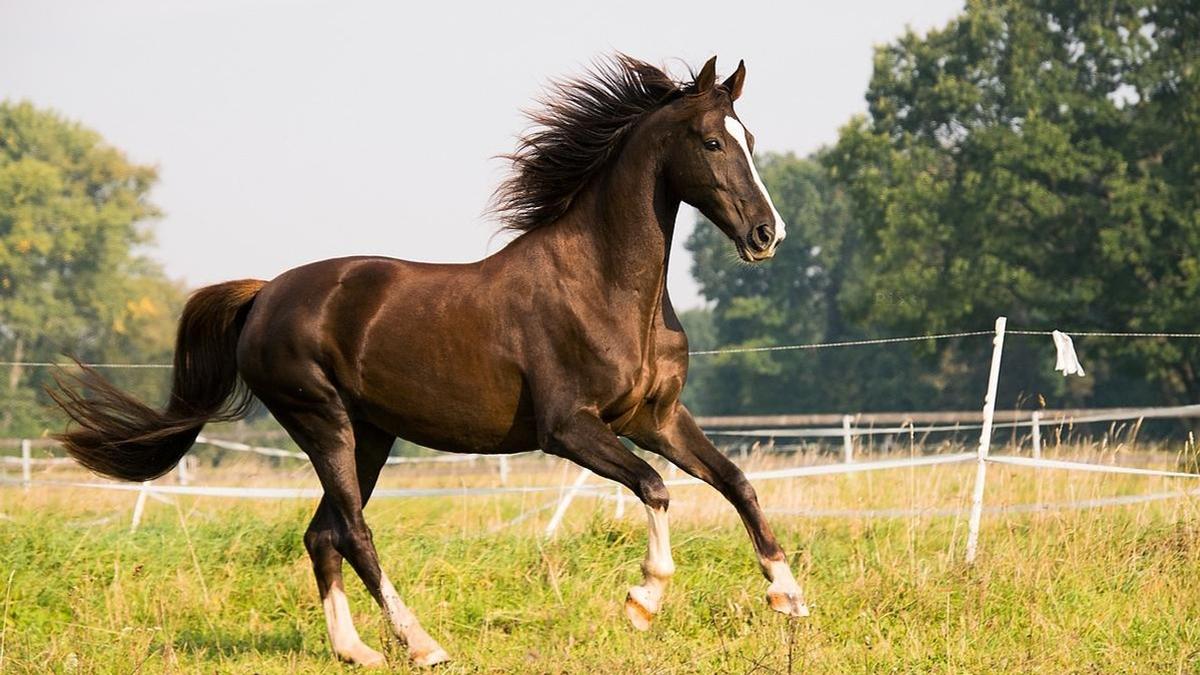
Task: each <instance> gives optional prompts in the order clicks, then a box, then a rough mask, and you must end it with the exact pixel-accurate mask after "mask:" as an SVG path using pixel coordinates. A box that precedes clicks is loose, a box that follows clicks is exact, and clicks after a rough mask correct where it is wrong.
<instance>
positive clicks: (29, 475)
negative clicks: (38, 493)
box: [21, 438, 33, 492]
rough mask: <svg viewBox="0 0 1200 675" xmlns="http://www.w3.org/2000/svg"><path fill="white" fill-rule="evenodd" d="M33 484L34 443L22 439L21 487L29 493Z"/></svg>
mask: <svg viewBox="0 0 1200 675" xmlns="http://www.w3.org/2000/svg"><path fill="white" fill-rule="evenodd" d="M32 483H33V443H32V442H31V441H30V440H29V439H28V438H22V439H21V485H22V486H24V488H25V491H26V492H29V487H30V485H31V484H32Z"/></svg>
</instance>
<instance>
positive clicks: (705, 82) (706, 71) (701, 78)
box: [696, 56, 717, 94]
mask: <svg viewBox="0 0 1200 675" xmlns="http://www.w3.org/2000/svg"><path fill="white" fill-rule="evenodd" d="M716 83H717V57H715V56H714V57H712V58H711V59H709V60H708V62H707V63H705V64H704V67H703V68H701V69H700V74H699V75H697V76H696V93H697V94H704V93H706V92H708V91H709V90H710V89H712V88H713V86H714V85H716Z"/></svg>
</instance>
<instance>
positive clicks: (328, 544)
mask: <svg viewBox="0 0 1200 675" xmlns="http://www.w3.org/2000/svg"><path fill="white" fill-rule="evenodd" d="M335 532H336V525H335V522H334V514H333V510H332V508H331V507H330V504H329V500H328V499H326V498H322V499H321V504H320V505H319V506H318V507H317V513H316V515H314V516H313V519H312V523H310V524H309V526H308V531H307V532H305V533H304V547H305V548H306V549H308V556H309V558H311V559H312V565H313V574H314V575H315V576H316V577H317V590H318V592H320V594H321V607H322V609H323V610H324V611H325V626H326V628H327V629H328V630H329V641H330V644H331V645H332V646H333V653H334V654H335V655H336V656H337V657H338V658H339V659H341V660H343V661H346V662H347V663H353V664H356V665H360V666H367V667H374V666H383V665H384V663H385V659H384V657H383V654H380V653H379V652H377V651H375V650H374V649H371V648H370V647H368V646H367V645H366V643H364V642H363V641H362V638H360V637H359V636H358V630H357V629H355V627H354V618H353V617H352V616H351V614H350V602H349V601H348V600H347V599H346V591H345V587H344V586H343V583H342V554H341V553H338V552H337V549H336V548H335V547H334V544H333V541H334V537H335V536H336V533H335Z"/></svg>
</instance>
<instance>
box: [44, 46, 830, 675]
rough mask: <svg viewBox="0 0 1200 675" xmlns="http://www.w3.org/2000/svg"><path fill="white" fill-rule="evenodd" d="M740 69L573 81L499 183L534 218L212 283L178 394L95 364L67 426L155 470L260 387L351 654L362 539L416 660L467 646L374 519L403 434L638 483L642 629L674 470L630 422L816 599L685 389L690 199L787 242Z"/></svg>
mask: <svg viewBox="0 0 1200 675" xmlns="http://www.w3.org/2000/svg"><path fill="white" fill-rule="evenodd" d="M745 75H746V69H745V65H744V64H743V63H739V64H738V67H737V70H736V71H735V72H734V73H733V74H732V75H731V76H730V77H729V78H728V79H727V80H725V81H724V82H722V83H720V84H718V83H717V82H716V57H713V58H712V59H710V60H709V61H708V62H707V63H706V64H705V65H704V67H703V68H702V69H701V70H700V73H699V74H698V75H696V76H695V79H694V81H693V82H689V83H677V82H675V81H673V80H672V79H671V78H670V77H669V76H668V75H667V74H665V73H664V72H663V71H661V70H659V69H658V68H655V67H654V66H651V65H649V64H647V63H643V62H641V61H638V60H636V59H633V58H630V57H628V56H624V55H619V56H616V57H614V58H612V59H609V60H606V61H603V62H601V63H600V64H598V65H597V66H596V67H595V68H594V70H593V72H592V73H590V74H589V75H587V76H585V77H582V78H579V79H575V80H570V81H565V82H561V83H559V84H557V85H556V87H555V88H554V89H553V91H552V95H551V97H550V98H549V99H548V100H547V101H546V102H545V108H544V109H543V110H542V111H541V112H538V113H534V114H533V115H532V116H531V117H532V121H533V122H534V123H535V126H534V127H533V129H532V130H531V131H530V132H528V133H527V134H526V135H525V137H523V138H522V139H521V141H520V143H519V145H518V147H517V150H516V151H515V152H514V153H513V154H512V155H510V156H509V159H510V160H511V161H512V162H513V165H514V170H513V173H512V175H511V177H510V178H508V179H507V180H506V181H505V182H504V183H503V184H502V185H501V186H500V188H499V189H498V190H497V192H496V208H497V210H498V211H499V212H500V213H501V214H502V215H503V216H504V217H505V219H506V225H507V227H508V228H511V229H513V230H516V231H519V232H520V233H521V234H520V235H519V236H517V237H516V238H515V239H514V240H513V241H512V242H510V243H509V244H508V245H507V246H506V247H505V248H503V249H502V250H500V251H499V252H498V253H496V254H494V255H492V256H490V257H488V258H486V259H484V260H481V261H479V262H476V263H471V264H463V265H441V264H426V263H416V262H408V261H404V260H395V259H392V258H383V257H365V256H364V257H350V258H338V259H334V260H325V261H322V262H316V263H312V264H309V265H304V266H303V267H298V268H296V269H293V270H290V271H288V272H285V273H284V274H282V275H281V276H279V277H278V278H276V279H275V280H273V281H269V282H267V281H259V280H242V281H230V282H227V283H222V284H217V285H214V286H209V287H207V288H202V289H200V290H199V291H196V293H195V294H193V295H192V297H191V298H190V299H189V300H188V302H187V305H186V307H185V308H184V311H183V316H182V318H181V320H180V325H179V333H178V337H177V342H176V349H175V359H174V369H173V375H172V390H171V396H170V400H169V402H168V403H167V405H166V408H165V409H164V410H157V409H155V408H151V407H149V406H146V405H145V404H143V403H141V402H139V401H138V400H136V399H134V398H133V397H131V396H130V395H128V394H126V393H124V392H122V391H120V390H118V389H117V388H115V387H114V386H113V385H111V384H110V383H108V382H107V381H105V380H104V378H103V377H101V376H100V375H98V374H97V373H96V372H95V371H94V370H91V369H88V368H86V367H85V368H84V369H83V371H82V375H80V376H78V377H77V378H75V381H74V382H72V383H67V382H65V381H64V382H60V385H61V388H60V389H59V390H58V391H55V392H52V394H53V395H54V397H55V400H56V401H57V402H58V404H59V405H60V406H61V407H62V408H63V409H64V410H65V411H66V412H67V413H68V415H70V417H71V419H72V420H74V422H75V425H76V426H74V427H71V428H69V430H68V431H67V432H66V433H64V434H62V436H61V440H62V441H63V443H64V445H65V446H66V449H67V451H68V452H69V453H70V454H71V456H73V457H75V458H76V459H77V460H78V461H79V462H80V463H81V464H83V465H84V466H86V467H88V468H89V469H91V470H93V471H96V472H98V473H100V474H104V475H107V476H112V477H115V478H120V479H124V480H133V481H141V480H148V479H151V478H155V477H157V476H160V475H162V474H164V473H165V472H167V471H169V470H170V469H171V467H173V466H174V465H175V464H176V463H177V462H178V461H179V459H180V458H181V457H182V456H183V454H184V453H185V452H186V451H187V449H188V448H189V447H190V446H191V445H192V443H193V442H194V441H195V440H196V436H197V434H198V433H199V432H200V430H201V428H202V427H203V425H204V424H205V423H206V422H208V421H212V420H231V419H237V418H239V417H241V416H244V415H245V414H246V412H247V409H248V406H249V404H250V401H251V396H252V395H253V396H257V397H258V399H259V400H261V401H262V403H263V404H264V405H265V406H266V407H267V409H269V410H270V411H271V413H272V414H273V415H274V416H275V419H277V420H278V421H279V423H280V424H281V425H283V427H284V429H286V430H287V432H288V433H289V434H290V435H291V437H292V438H293V439H294V440H295V441H296V443H297V444H298V445H299V446H300V447H301V448H302V449H303V450H304V452H305V453H307V455H308V457H309V459H310V460H311V461H312V465H313V468H314V469H315V470H316V474H317V476H318V478H319V479H320V481H321V485H322V487H323V488H324V491H325V494H324V496H323V497H322V499H321V502H320V505H319V506H318V507H317V511H316V515H315V516H314V517H313V519H312V523H311V524H310V525H309V527H308V530H307V532H306V533H305V535H304V544H305V547H306V548H307V549H308V553H309V556H310V557H311V558H312V564H313V571H314V572H315V574H316V578H317V586H318V588H319V590H320V594H321V601H322V605H323V607H324V611H325V619H326V621H327V623H328V628H329V637H330V639H331V641H332V643H333V651H334V652H335V653H336V654H337V656H338V657H340V658H341V659H343V660H346V661H349V662H352V663H357V664H362V665H381V664H382V663H383V661H384V657H383V656H382V655H381V654H380V653H379V652H377V651H375V650H374V649H371V648H370V647H368V646H367V645H366V644H364V643H363V641H362V640H361V639H360V638H359V635H358V632H357V631H356V630H355V628H354V625H353V623H352V620H351V616H350V609H349V605H348V604H347V600H346V595H345V592H344V590H343V585H342V559H343V558H345V559H346V560H348V561H349V562H350V565H351V566H352V567H353V568H354V570H355V572H357V573H358V575H359V577H361V578H362V580H363V582H364V583H365V584H366V587H367V589H368V590H369V591H370V592H371V594H372V595H373V596H374V597H375V600H376V601H377V602H378V603H379V605H380V606H381V607H382V608H383V611H384V614H385V616H386V618H387V619H388V620H389V621H390V624H391V627H392V629H393V631H394V633H395V635H396V636H397V637H398V638H399V639H400V640H402V641H403V642H404V644H405V645H407V649H408V653H409V656H410V657H411V659H412V660H413V662H415V663H416V664H420V665H430V664H435V663H439V662H441V661H444V660H446V659H448V658H449V656H448V655H447V653H446V652H445V651H444V650H443V649H442V648H441V646H439V645H438V643H437V642H436V641H435V640H434V639H433V638H432V637H430V636H429V634H428V633H426V632H425V630H424V629H422V628H421V625H420V623H418V621H417V619H416V617H415V616H414V615H413V613H412V612H411V611H409V609H408V608H407V607H406V606H405V605H404V603H403V602H402V601H401V599H400V595H399V594H398V593H397V591H396V589H395V588H394V587H393V586H392V584H391V582H389V581H388V578H387V575H386V574H384V573H383V571H382V570H381V569H380V564H379V559H378V556H377V554H376V551H375V546H374V544H373V543H372V539H371V530H370V529H369V528H368V527H367V523H366V521H365V520H364V519H363V506H364V505H365V504H366V502H367V500H368V499H369V498H370V496H371V491H372V489H373V488H374V486H375V482H376V479H377V478H378V476H379V472H380V469H381V468H382V467H383V465H384V462H385V460H386V459H387V456H388V453H389V450H390V448H391V447H392V443H393V442H394V441H395V439H396V438H397V437H401V438H405V439H408V440H410V441H412V442H414V443H419V444H421V445H425V446H428V447H430V448H436V449H438V450H443V451H447V452H460V453H510V452H520V451H526V450H532V449H537V448H540V449H541V450H542V451H543V452H546V453H549V454H551V455H557V456H559V457H564V458H566V459H569V460H571V461H573V462H575V463H576V464H579V465H581V466H583V467H587V468H588V469H590V470H592V471H593V472H595V473H597V474H600V475H601V476H604V477H605V478H608V479H610V480H614V481H617V482H619V483H620V484H622V485H624V486H625V487H627V488H629V489H630V490H631V491H632V492H633V493H634V494H636V495H637V496H638V498H639V499H641V501H642V502H643V503H644V504H645V507H646V513H647V515H648V516H649V550H648V552H647V555H646V558H645V561H644V562H643V564H642V571H643V583H642V584H641V585H638V586H634V587H633V588H631V589H630V590H629V594H628V596H627V598H626V600H625V612H626V615H627V616H628V618H629V620H630V621H631V622H632V623H633V625H634V626H636V627H637V628H639V629H642V630H645V629H647V628H649V626H650V623H651V621H652V619H653V618H654V616H655V615H656V614H657V613H658V611H659V608H660V607H661V605H662V599H663V594H664V591H665V590H666V587H667V583H668V580H669V579H670V577H671V575H672V574H673V572H674V570H675V564H674V562H673V561H672V559H671V547H670V542H669V538H668V533H667V504H668V494H667V489H666V487H665V486H664V485H663V481H662V478H661V477H660V476H659V475H658V473H656V472H655V470H654V469H653V468H651V466H650V465H649V464H647V463H646V462H645V461H643V460H642V459H641V458H639V457H638V456H637V455H635V454H633V453H632V452H630V451H629V450H628V449H627V448H626V447H625V446H624V445H623V444H622V443H621V441H620V440H619V437H625V438H628V439H630V440H631V441H633V442H634V443H636V444H637V445H638V446H640V447H641V448H644V449H645V450H647V451H650V452H653V453H656V454H658V455H661V456H663V457H665V458H666V459H668V460H670V461H671V462H673V463H674V464H676V465H677V466H679V467H680V468H681V469H683V470H684V471H686V472H687V473H689V474H691V475H692V476H695V477H697V478H699V479H701V480H703V481H705V482H707V483H708V484H710V485H711V486H713V487H714V488H716V489H717V490H718V491H719V492H720V493H721V494H722V495H724V496H725V498H726V499H727V500H729V501H730V502H731V503H732V504H733V506H734V507H735V508H736V509H737V512H738V514H739V515H740V516H741V519H742V521H743V522H744V523H745V526H746V529H747V531H748V532H749V534H750V539H751V540H752V542H753V544H754V548H755V551H756V552H757V554H758V560H759V562H760V564H761V565H762V571H763V574H764V575H765V576H766V577H767V579H768V580H769V582H770V585H769V587H768V588H767V599H768V602H769V604H770V606H771V608H772V609H775V610H776V611H779V612H782V613H784V614H790V615H794V616H806V615H807V614H808V609H807V607H806V606H805V604H804V600H803V596H802V593H801V590H800V587H799V585H798V584H797V583H796V580H795V578H794V577H793V576H792V572H791V570H790V568H789V567H788V563H787V559H786V557H785V555H784V552H783V550H782V549H781V548H780V546H779V544H778V542H777V541H776V539H775V535H774V534H773V533H772V532H771V528H770V527H769V526H768V525H767V522H766V518H765V517H764V515H763V512H762V509H761V508H759V505H758V500H757V497H756V495H755V492H754V488H753V487H751V485H750V483H749V482H748V481H747V480H746V478H745V476H743V475H742V472H741V471H740V470H739V469H738V467H737V466H735V465H734V464H733V463H732V462H731V461H729V459H727V458H726V457H725V456H724V455H723V454H722V453H721V452H720V451H718V450H717V449H716V448H715V447H714V446H713V445H712V443H710V442H709V441H708V439H707V438H706V437H705V436H704V433H703V432H702V431H701V430H700V428H699V427H698V426H697V425H696V423H695V422H694V421H693V419H692V416H691V414H690V413H689V412H688V410H687V408H686V407H684V406H683V404H682V403H680V401H679V395H680V392H681V391H682V389H683V385H684V382H685V380H686V378H687V367H688V355H687V352H688V350H687V338H686V337H685V336H684V333H683V329H682V327H681V326H680V323H679V320H678V319H677V318H676V316H675V311H674V310H673V309H672V307H671V300H670V298H669V297H668V296H667V289H666V283H665V282H666V277H667V262H668V256H669V253H670V250H671V238H672V235H673V230H674V225H675V216H676V213H677V211H678V209H679V206H680V203H681V202H686V203H688V204H691V205H692V206H695V207H696V208H698V209H699V210H700V212H701V213H703V214H704V215H705V216H706V217H708V219H709V220H711V221H712V222H713V223H715V224H716V225H717V227H719V228H720V229H721V231H722V232H724V233H725V234H726V235H727V236H728V237H729V238H730V239H731V240H732V241H733V244H734V246H735V247H736V249H737V253H738V255H739V256H740V257H741V258H742V259H743V260H744V261H746V262H759V261H763V260H766V259H768V258H770V257H772V256H773V255H774V253H775V248H776V246H778V245H779V243H780V242H781V241H783V238H784V223H783V221H782V219H781V218H780V216H779V213H778V212H777V211H776V210H775V207H774V206H773V205H772V203H771V199H770V197H769V196H768V195H767V191H766V188H765V187H764V186H763V184H762V181H761V180H760V179H759V176H758V172H757V171H756V170H755V168H754V161H753V157H752V154H751V153H752V151H753V149H754V137H753V136H751V135H750V133H749V132H748V131H746V128H745V127H744V126H743V125H742V122H741V121H740V120H739V119H738V116H737V114H736V113H734V110H733V103H734V101H736V100H737V99H738V97H739V96H740V95H741V93H742V84H743V82H744V81H745ZM84 392H86V393H84Z"/></svg>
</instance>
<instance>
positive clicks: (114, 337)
mask: <svg viewBox="0 0 1200 675" xmlns="http://www.w3.org/2000/svg"><path fill="white" fill-rule="evenodd" d="M156 179H157V174H156V171H155V169H154V168H152V167H147V166H141V165H137V164H134V163H131V162H130V161H129V160H128V159H126V158H125V156H124V155H123V154H122V153H121V152H120V151H118V150H116V149H115V148H112V147H111V146H108V145H106V144H105V143H104V142H103V139H101V138H100V136H99V135H98V134H96V133H95V132H93V131H91V130H88V129H86V128H84V127H82V126H80V125H78V124H75V123H73V122H70V121H68V120H65V119H63V118H62V117H60V116H59V115H57V114H56V113H53V112H50V111H45V110H39V109H37V108H35V107H33V106H32V105H30V104H28V103H0V354H2V355H3V357H4V360H8V361H60V360H62V357H61V355H62V354H64V353H67V354H71V355H74V356H77V357H78V358H80V359H83V360H85V361H109V360H113V361H121V362H147V361H163V360H169V356H170V353H171V344H172V342H173V335H172V331H173V326H174V319H175V317H176V316H177V314H178V310H179V308H180V304H181V299H182V296H183V291H182V288H181V287H180V286H179V285H178V284H176V283H173V282H171V281H169V280H167V279H166V277H165V276H164V275H163V273H162V271H161V269H160V268H159V267H158V266H157V265H156V264H154V263H153V262H151V261H150V260H149V259H147V258H146V257H145V256H144V255H143V254H142V253H141V252H140V250H141V247H142V246H143V245H145V244H147V243H148V242H149V237H150V235H149V232H148V230H147V229H146V228H145V226H144V223H145V222H146V221H147V220H149V219H151V218H154V217H155V216H157V215H158V211H157V209H156V208H155V207H154V205H153V204H151V203H150V201H149V199H148V193H149V190H150V188H151V186H152V185H153V184H154V182H155V180H156ZM6 371H7V377H6V378H5V380H4V381H3V382H0V391H3V392H4V394H3V400H4V401H5V410H4V411H3V418H0V422H3V423H4V425H3V426H6V427H8V428H7V429H5V430H4V431H5V432H6V433H20V434H31V433H37V432H40V431H42V430H43V429H44V428H45V427H46V426H47V425H50V424H51V422H50V420H51V419H53V418H50V417H47V416H46V411H45V409H44V407H43V404H44V403H45V401H44V399H43V398H42V394H41V387H42V385H43V384H45V383H47V382H48V381H49V377H50V373H49V372H48V369H45V368H34V369H30V368H22V367H19V366H11V367H8V368H6ZM117 379H118V380H119V381H122V382H125V383H153V382H155V381H157V380H161V379H162V374H161V373H153V372H150V373H145V372H143V373H141V374H133V373H127V374H124V375H121V376H119V377H118V378H117ZM53 424H54V426H55V427H57V426H59V425H61V420H59V421H58V422H56V423H53Z"/></svg>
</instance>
